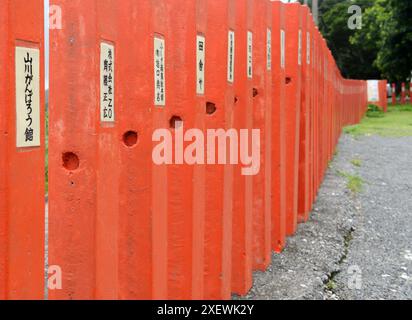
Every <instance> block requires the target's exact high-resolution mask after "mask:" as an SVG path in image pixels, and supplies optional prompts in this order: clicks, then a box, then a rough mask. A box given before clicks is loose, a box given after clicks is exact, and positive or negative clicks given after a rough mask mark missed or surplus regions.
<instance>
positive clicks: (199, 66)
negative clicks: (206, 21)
mask: <svg viewBox="0 0 412 320" xmlns="http://www.w3.org/2000/svg"><path fill="white" fill-rule="evenodd" d="M196 47H197V52H196V61H197V63H196V70H197V73H196V74H197V81H196V83H197V85H196V86H197V89H196V93H197V94H201V95H202V94H205V67H206V54H205V51H206V39H205V37H204V36H201V35H198V36H197V37H196Z"/></svg>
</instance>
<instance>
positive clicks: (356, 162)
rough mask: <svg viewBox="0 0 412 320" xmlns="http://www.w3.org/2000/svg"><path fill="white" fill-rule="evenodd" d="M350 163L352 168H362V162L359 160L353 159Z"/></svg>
mask: <svg viewBox="0 0 412 320" xmlns="http://www.w3.org/2000/svg"><path fill="white" fill-rule="evenodd" d="M350 163H352V165H353V166H355V167H358V168H360V167H361V166H362V160H361V159H353V160H352V161H351V162H350Z"/></svg>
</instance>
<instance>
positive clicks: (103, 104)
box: [100, 42, 115, 122]
mask: <svg viewBox="0 0 412 320" xmlns="http://www.w3.org/2000/svg"><path fill="white" fill-rule="evenodd" d="M114 54H115V53H114V46H113V45H110V44H108V43H104V42H102V43H101V44H100V121H101V122H114V121H115V114H114V62H115V59H114Z"/></svg>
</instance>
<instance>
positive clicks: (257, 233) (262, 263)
mask: <svg viewBox="0 0 412 320" xmlns="http://www.w3.org/2000/svg"><path fill="white" fill-rule="evenodd" d="M271 13H272V12H271V10H268V4H267V2H266V1H262V0H257V1H256V0H255V1H254V2H253V15H254V17H253V28H252V29H251V30H250V31H251V32H252V33H253V110H254V111H253V128H254V129H259V130H260V170H259V172H258V173H257V174H256V175H255V176H253V257H254V259H253V267H254V269H256V270H265V269H266V268H267V267H268V265H269V263H270V258H271V238H270V237H271V211H272V209H271V205H272V203H271V194H272V190H271V185H272V153H271V145H272V134H271V132H272V90H271V87H272V86H271V84H272V72H271V70H268V68H267V59H268V58H267V30H268V29H270V30H271V27H272V22H271V20H272V19H271Z"/></svg>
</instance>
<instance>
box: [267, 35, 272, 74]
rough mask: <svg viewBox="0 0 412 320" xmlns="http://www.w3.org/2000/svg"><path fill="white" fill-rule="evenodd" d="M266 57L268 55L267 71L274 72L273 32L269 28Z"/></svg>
mask: <svg viewBox="0 0 412 320" xmlns="http://www.w3.org/2000/svg"><path fill="white" fill-rule="evenodd" d="M266 55H267V69H268V70H269V71H270V70H272V30H270V29H269V28H268V29H267V32H266Z"/></svg>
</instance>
